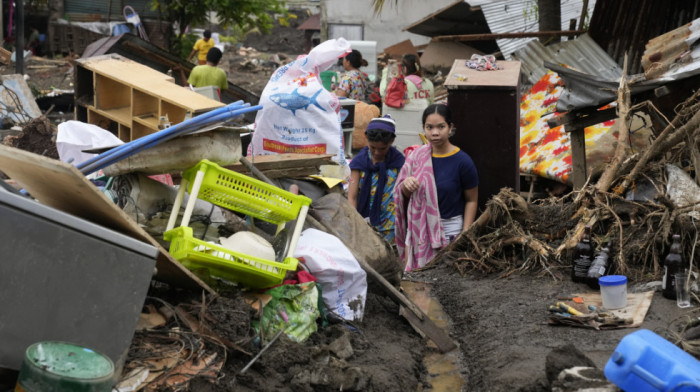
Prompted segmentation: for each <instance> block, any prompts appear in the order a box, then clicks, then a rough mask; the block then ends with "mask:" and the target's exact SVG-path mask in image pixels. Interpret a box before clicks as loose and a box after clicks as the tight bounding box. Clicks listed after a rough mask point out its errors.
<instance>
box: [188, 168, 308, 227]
mask: <svg viewBox="0 0 700 392" xmlns="http://www.w3.org/2000/svg"><path fill="white" fill-rule="evenodd" d="M198 171H203V172H204V179H203V181H202V185H201V187H200V189H199V193H198V194H197V195H193V196H195V197H197V198H199V199H201V200H205V201H208V202H210V203H212V204H216V205H217V206H219V207H223V208H228V209H230V210H234V211H238V212H240V213H243V214H246V215H250V216H252V217H255V218H257V219H262V220H264V221H267V222H270V223H274V224H280V223H285V222H288V221H291V220H294V219H296V217H297V215H299V209H301V206H302V205H307V206H308V205H311V199H309V198H308V197H306V196H300V195H295V194H293V193H291V192H287V191H285V190H283V189H280V188H277V187H276V186H272V185H269V184H267V183H265V182H262V181H259V180H256V179H255V178H251V177H248V176H246V175H243V174H241V173H237V172H235V171H232V170H228V169H224V168H223V167H221V166H219V165H217V164H216V163H214V162H211V161H208V160H206V159H204V160H202V161H200V162H199V163H198V164H197V165H196V166H194V167H192V168H190V169H187V170H186V171H185V172H183V173H182V177H183V178H185V179H187V181H188V185H187V192H189V193H190V194H191V192H192V185H193V183H194V179H195V177H196V175H197V172H198Z"/></svg>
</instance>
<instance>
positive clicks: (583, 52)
mask: <svg viewBox="0 0 700 392" xmlns="http://www.w3.org/2000/svg"><path fill="white" fill-rule="evenodd" d="M513 57H514V58H516V59H518V60H520V61H521V63H522V65H521V72H522V73H523V74H524V75H526V76H527V78H528V82H529V84H530V85H534V84H535V83H537V81H538V80H540V79H541V78H542V76H544V75H545V74H546V73H547V68H546V67H545V66H544V62H545V61H549V62H552V63H557V64H566V65H568V66H570V67H573V68H574V69H577V70H579V71H581V72H584V73H587V74H589V75H594V76H599V77H601V78H603V79H605V80H610V81H614V80H618V79H619V78H620V76H622V69H621V68H620V67H619V66H618V65H617V63H616V62H615V60H613V59H612V57H610V56H609V55H608V54H607V53H605V51H603V49H602V48H601V47H600V46H598V44H597V43H595V41H593V39H591V37H589V36H588V35H587V34H584V35H582V36H580V37H578V38H576V39H574V40H571V41H564V42H560V43H557V44H553V45H549V46H547V47H545V46H543V45H542V44H541V43H540V42H539V41H538V40H532V41H529V42H528V43H527V45H525V46H524V47H523V48H521V49H518V50H517V51H516V52H515V53H514V54H513Z"/></svg>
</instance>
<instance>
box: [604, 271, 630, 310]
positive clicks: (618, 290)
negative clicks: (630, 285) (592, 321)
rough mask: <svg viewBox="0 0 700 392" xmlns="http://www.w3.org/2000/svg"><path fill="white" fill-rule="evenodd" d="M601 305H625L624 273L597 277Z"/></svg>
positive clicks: (609, 307) (622, 306)
mask: <svg viewBox="0 0 700 392" xmlns="http://www.w3.org/2000/svg"><path fill="white" fill-rule="evenodd" d="M598 283H599V284H600V295H601V297H602V298H603V307H605V308H607V309H620V308H624V307H625V306H627V277H626V276H624V275H608V276H601V277H600V278H598Z"/></svg>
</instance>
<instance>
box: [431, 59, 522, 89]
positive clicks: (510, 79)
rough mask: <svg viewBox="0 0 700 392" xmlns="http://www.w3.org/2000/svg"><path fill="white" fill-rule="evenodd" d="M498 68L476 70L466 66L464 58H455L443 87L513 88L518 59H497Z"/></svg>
mask: <svg viewBox="0 0 700 392" xmlns="http://www.w3.org/2000/svg"><path fill="white" fill-rule="evenodd" d="M496 63H497V64H498V65H499V66H501V67H503V69H500V70H494V71H477V70H475V69H471V68H468V67H467V65H466V60H460V59H457V60H455V62H454V63H453V64H452V69H451V70H450V73H449V74H448V75H447V79H445V83H444V85H445V87H446V88H447V89H448V90H451V89H469V88H478V89H483V88H484V87H496V88H498V87H505V88H515V87H516V86H518V81H519V78H520V61H497V62H496Z"/></svg>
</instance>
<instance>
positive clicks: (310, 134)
mask: <svg viewBox="0 0 700 392" xmlns="http://www.w3.org/2000/svg"><path fill="white" fill-rule="evenodd" d="M349 50H350V44H349V43H348V42H347V41H346V40H345V39H343V38H340V39H337V40H328V41H326V42H324V43H322V44H321V45H319V46H317V47H315V48H314V49H313V50H312V51H311V52H310V53H309V54H308V55H307V56H303V57H300V58H298V59H296V60H295V61H293V62H291V63H289V64H287V65H284V66H282V67H280V68H278V69H277V70H276V71H275V72H274V74H273V75H272V76H271V77H270V81H269V82H268V83H267V85H266V86H265V89H264V90H263V93H262V96H261V97H260V104H261V105H262V107H263V108H262V110H260V111H258V113H257V115H256V118H255V129H254V131H253V137H252V140H251V143H250V145H249V148H248V155H249V156H250V155H267V154H283V153H301V154H332V155H333V156H334V160H335V161H336V162H337V163H339V164H340V165H343V166H346V165H347V161H346V160H345V155H344V151H343V148H342V140H343V133H342V130H341V126H340V116H339V115H338V113H339V111H340V103H339V101H338V98H337V97H336V96H335V95H333V94H332V93H331V92H329V91H328V90H326V89H324V88H323V82H322V80H321V77H320V74H321V72H323V71H325V70H326V69H328V68H329V67H330V66H331V65H333V64H334V63H335V62H336V61H337V59H338V58H339V57H342V56H344V55H345V54H346V53H347V52H349Z"/></svg>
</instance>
